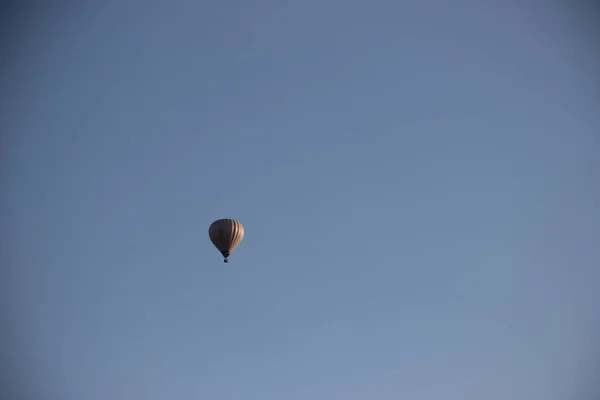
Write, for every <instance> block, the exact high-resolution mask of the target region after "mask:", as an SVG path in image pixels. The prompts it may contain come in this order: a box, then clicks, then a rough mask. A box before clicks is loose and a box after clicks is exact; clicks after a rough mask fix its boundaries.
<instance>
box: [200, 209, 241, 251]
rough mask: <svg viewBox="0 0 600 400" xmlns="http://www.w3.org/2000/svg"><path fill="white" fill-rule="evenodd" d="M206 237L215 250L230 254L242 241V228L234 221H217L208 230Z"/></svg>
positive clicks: (226, 219)
mask: <svg viewBox="0 0 600 400" xmlns="http://www.w3.org/2000/svg"><path fill="white" fill-rule="evenodd" d="M208 236H209V238H210V241H211V242H212V243H213V244H214V245H215V247H216V248H217V250H219V251H220V252H225V253H231V252H233V250H235V248H236V247H238V246H239V244H240V243H241V241H242V239H244V227H243V226H242V224H241V223H239V222H238V221H236V220H234V219H229V218H225V219H219V220H217V221H215V222H213V223H212V224H211V225H210V227H209V228H208Z"/></svg>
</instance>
